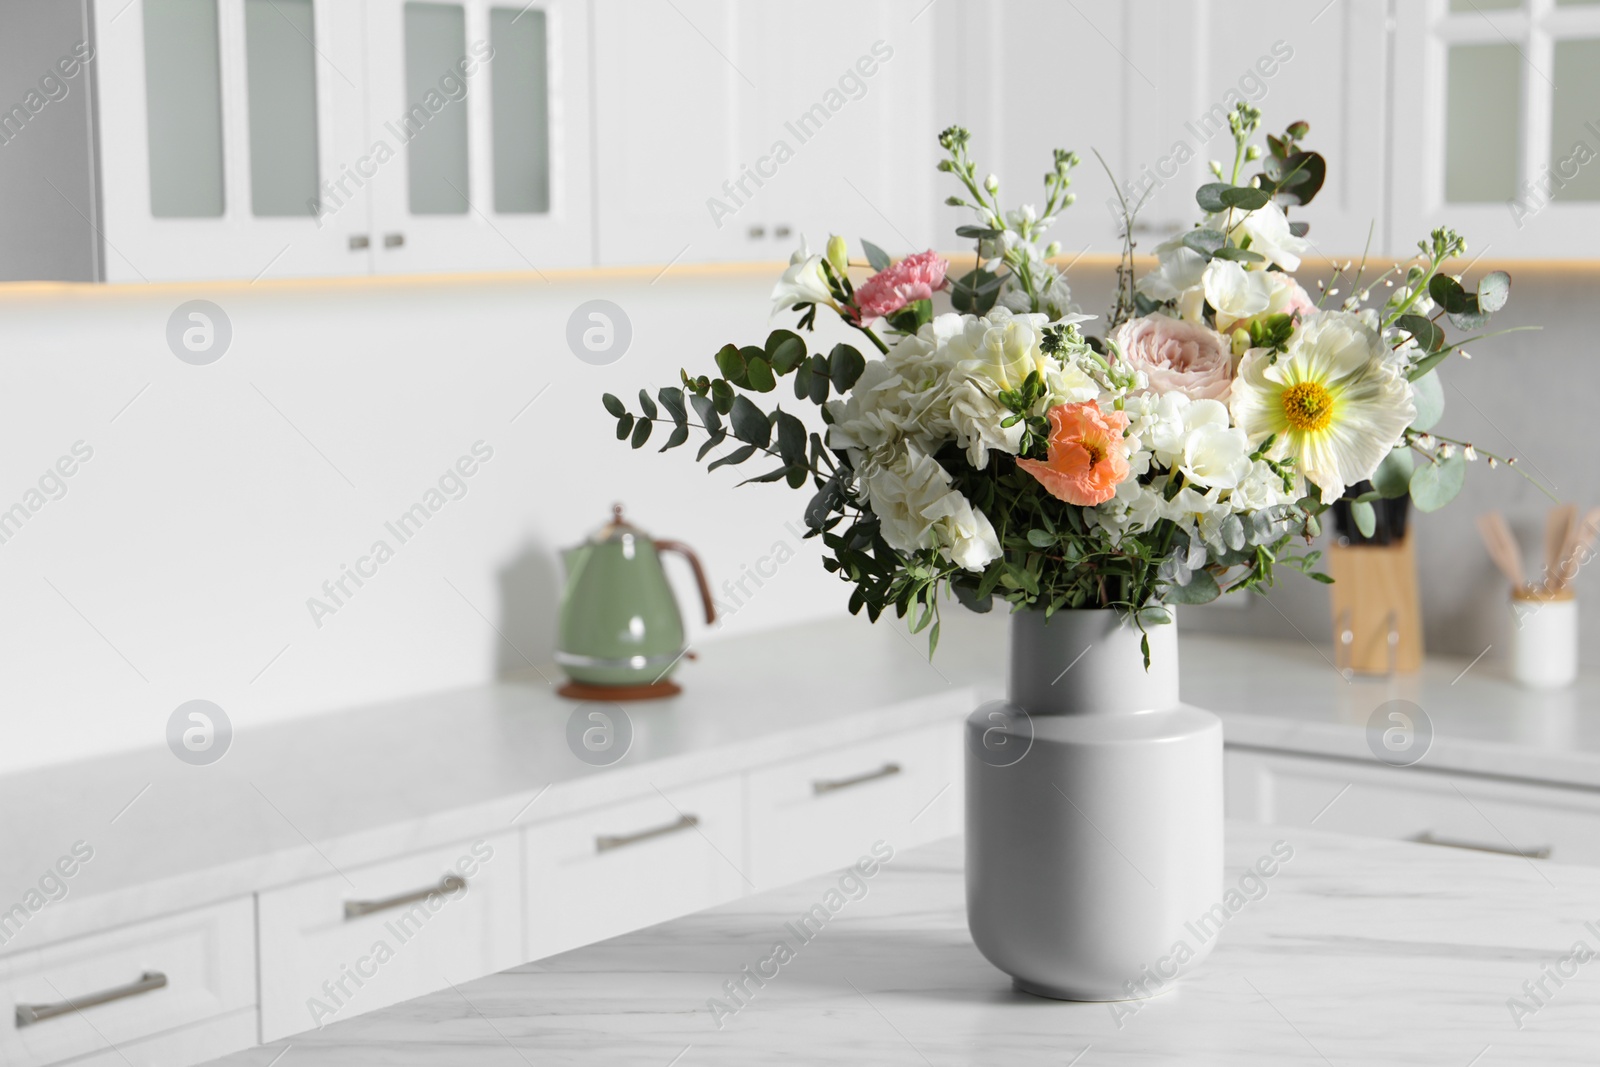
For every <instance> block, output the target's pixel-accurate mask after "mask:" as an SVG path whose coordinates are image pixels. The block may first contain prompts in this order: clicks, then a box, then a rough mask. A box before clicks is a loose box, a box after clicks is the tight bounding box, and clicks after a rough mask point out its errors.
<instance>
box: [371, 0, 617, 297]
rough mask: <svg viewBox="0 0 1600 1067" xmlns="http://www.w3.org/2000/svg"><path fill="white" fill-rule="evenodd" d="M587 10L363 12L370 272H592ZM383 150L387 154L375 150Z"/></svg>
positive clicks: (562, 2)
mask: <svg viewBox="0 0 1600 1067" xmlns="http://www.w3.org/2000/svg"><path fill="white" fill-rule="evenodd" d="M588 19H589V14H588V4H587V3H586V2H585V0H536V2H534V3H523V2H520V0H519V2H515V3H513V2H511V0H501V2H495V0H438V2H418V0H366V20H367V59H368V64H369V80H368V93H369V108H370V111H369V138H370V141H371V145H372V152H373V154H374V155H375V156H376V155H377V154H379V153H382V154H384V155H386V156H388V157H389V158H387V161H386V162H382V163H377V162H375V163H374V164H372V166H371V169H372V170H373V171H374V173H373V177H372V179H371V197H372V247H373V251H372V257H373V269H374V271H375V272H377V273H381V274H392V273H414V272H419V271H437V270H517V271H527V270H546V269H555V268H559V267H575V266H588V265H590V263H592V261H593V251H592V243H591V234H592V220H591V214H590V181H589V137H590V129H589V103H588V101H589V88H588V86H589V22H588ZM384 149H387V152H385V151H384Z"/></svg>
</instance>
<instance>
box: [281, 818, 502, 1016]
mask: <svg viewBox="0 0 1600 1067" xmlns="http://www.w3.org/2000/svg"><path fill="white" fill-rule="evenodd" d="M517 844H518V842H517V836H516V834H515V833H506V834H500V835H496V836H493V837H489V838H485V839H479V840H476V841H464V842H461V843H459V844H456V845H450V846H446V847H443V848H436V849H431V850H429V851H427V852H422V853H417V854H415V855H411V856H404V857H401V858H399V859H394V860H389V861H386V862H383V863H375V864H372V865H370V866H367V867H353V868H348V869H346V870H344V871H342V872H341V873H338V874H333V875H329V876H328V877H326V878H317V879H313V880H311V881H308V882H301V883H300V884H298V885H292V886H286V887H283V888H281V889H271V890H268V891H266V892H264V893H262V894H260V896H259V898H258V899H259V909H260V910H259V918H258V922H259V929H260V938H261V1036H262V1039H263V1040H265V1041H275V1040H277V1039H278V1038H280V1037H286V1036H288V1035H289V1034H297V1033H300V1032H301V1031H304V1030H310V1029H312V1028H320V1027H321V1026H322V1025H323V1024H324V1023H326V1022H330V1021H333V1020H336V1019H348V1018H350V1017H351V1016H353V1015H359V1014H361V1013H362V1012H367V1011H372V1010H373V1009H375V1008H381V1007H384V1006H385V1005H388V1004H395V1003H398V1002H399V1001H402V1000H407V999H410V998H411V997H416V996H421V995H422V994H423V993H431V992H433V991H434V990H436V989H443V988H445V987H446V986H447V985H448V984H450V983H451V982H457V983H459V982H464V981H467V980H468V979H472V978H478V977H481V976H482V975H485V974H490V973H492V972H494V971H499V970H503V969H505V968H507V967H511V966H515V965H516V964H517V963H520V962H521V956H522V906H521V905H522V870H521V865H520V863H519V858H518V854H517Z"/></svg>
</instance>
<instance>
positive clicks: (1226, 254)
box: [1212, 245, 1267, 263]
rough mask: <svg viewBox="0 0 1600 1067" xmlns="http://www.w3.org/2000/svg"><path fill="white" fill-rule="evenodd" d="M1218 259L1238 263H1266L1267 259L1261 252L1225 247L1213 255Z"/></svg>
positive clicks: (1230, 246)
mask: <svg viewBox="0 0 1600 1067" xmlns="http://www.w3.org/2000/svg"><path fill="white" fill-rule="evenodd" d="M1212 255H1214V256H1215V257H1216V258H1217V259H1231V260H1234V261H1235V262H1238V263H1265V262H1266V261H1267V257H1266V256H1264V255H1262V254H1261V253H1260V252H1252V251H1250V250H1249V249H1248V248H1235V247H1233V246H1232V245H1224V246H1223V247H1221V248H1219V249H1217V250H1216V251H1215V252H1214V253H1212Z"/></svg>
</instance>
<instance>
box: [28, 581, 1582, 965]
mask: <svg viewBox="0 0 1600 1067" xmlns="http://www.w3.org/2000/svg"><path fill="white" fill-rule="evenodd" d="M1005 629H1006V622H1005V618H1004V615H1003V614H1001V613H1000V612H995V613H993V614H991V615H988V616H973V615H970V614H969V613H966V612H963V611H959V610H955V609H951V610H949V611H947V612H946V613H945V620H944V636H943V638H942V640H941V642H940V647H939V652H938V655H937V657H936V658H935V659H934V661H933V662H932V663H931V664H930V663H929V662H928V660H927V658H926V653H925V647H926V646H925V644H924V643H923V641H922V639H921V638H920V637H912V636H908V635H906V634H905V632H904V629H903V627H902V626H899V625H897V624H895V623H894V622H892V621H891V620H885V621H884V622H882V623H880V624H878V625H876V626H874V625H871V624H869V623H867V621H866V620H865V619H863V618H852V617H850V616H840V617H839V618H837V619H831V620H827V621H823V622H817V623H810V624H806V625H802V626H795V627H790V628H786V629H783V630H776V631H768V632H765V633H760V634H755V635H751V636H746V637H740V638H734V639H728V640H722V641H716V642H709V643H707V644H706V645H704V647H702V648H701V649H700V650H699V655H700V659H699V661H698V662H696V663H690V664H685V666H684V668H683V669H682V670H681V672H680V674H681V680H682V681H683V682H684V684H685V692H684V694H683V695H682V696H680V697H677V698H674V699H671V700H667V701H660V702H653V703H648V704H636V705H631V706H630V708H629V714H630V716H631V718H632V721H633V723H634V726H635V730H636V736H635V741H634V745H633V749H632V751H630V753H629V755H628V756H627V758H626V759H624V760H623V761H622V762H620V763H618V764H617V765H615V766H612V767H606V768H595V767H590V766H588V765H586V764H584V763H582V762H580V761H579V760H578V759H576V758H575V757H574V756H573V755H572V753H571V752H570V750H569V749H568V748H567V744H566V737H565V729H566V723H567V718H568V716H569V715H570V714H571V713H572V710H573V708H574V707H577V706H578V705H576V704H575V703H574V702H572V701H567V700H564V699H561V698H559V697H558V696H556V694H555V693H554V692H553V691H552V690H551V689H550V687H549V685H548V684H547V683H546V682H545V681H544V680H543V679H542V678H540V677H539V676H537V675H530V676H529V677H527V678H525V679H518V680H513V681H507V682H504V683H501V684H496V685H490V686H482V687H478V688H472V689H464V690H458V691H453V692H444V693H436V694H427V695H419V696H417V697H414V698H410V699H406V700H400V701H394V702H390V703H386V704H381V705H376V706H371V707H365V708H356V709H351V710H346V711H341V712H335V713H330V714H327V715H319V716H312V717H307V718H302V719H296V720H294V721H291V722H288V723H284V724H281V725H278V726H273V727H268V728H264V729H259V730H253V731H250V730H246V731H241V732H240V733H239V734H238V735H237V736H236V737H235V738H234V739H233V745H232V748H231V749H230V750H229V752H228V754H227V755H226V756H225V757H224V758H223V759H222V760H221V761H220V762H218V763H215V764H213V765H210V766H206V767H194V766H190V765H188V764H185V763H182V762H180V761H179V760H178V759H176V758H175V757H174V756H173V755H172V753H171V752H169V751H168V750H167V749H166V748H165V747H159V748H152V749H147V750H141V751H137V752H130V753H124V754H118V755H113V756H107V757H104V758H100V759H95V760H90V761H85V762H82V763H77V764H69V765H65V766H59V767H46V768H42V769H40V770H37V771H31V772H27V773H23V774H13V775H9V776H5V777H0V813H3V817H0V908H3V907H4V906H6V904H8V903H10V902H14V901H16V900H19V899H20V898H21V896H22V894H23V893H25V892H26V891H27V890H28V889H29V888H31V887H33V886H34V885H36V884H37V882H38V879H39V877H40V875H41V873H42V872H44V871H45V870H47V869H48V868H49V866H50V865H51V864H52V863H53V862H54V861H55V860H56V859H57V858H58V857H60V856H62V855H64V854H66V853H67V852H68V850H69V849H70V848H71V846H72V845H73V843H74V842H76V841H79V840H82V841H86V842H88V843H89V844H90V845H91V846H92V847H93V848H94V850H95V858H94V861H93V862H92V863H89V864H85V865H84V866H83V867H82V869H81V870H80V872H79V873H78V874H77V875H76V876H75V877H74V879H73V880H72V883H71V885H70V893H69V895H68V897H67V899H66V900H63V901H61V902H59V903H53V904H51V905H49V906H47V907H45V908H44V909H43V910H41V911H39V912H38V913H37V914H35V915H34V916H33V918H32V920H31V921H30V923H29V924H28V927H27V929H26V930H25V931H24V932H23V933H22V934H21V935H20V936H18V937H16V938H13V939H11V940H10V941H8V942H7V943H6V944H5V945H4V946H3V947H0V954H4V953H10V952H13V951H17V950H20V949H23V948H26V947H29V946H31V945H37V944H42V943H45V942H46V941H50V940H56V939H59V938H61V937H66V936H73V935H75V934H77V933H81V932H83V931H85V930H93V929H102V928H104V927H106V926H109V925H113V924H116V923H121V922H127V921H131V920H133V919H139V918H145V917H149V916H153V915H157V914H163V913H166V912H170V911H174V910H177V909H179V908H184V907H191V906H195V905H199V904H204V903H208V902H211V901H215V900H221V899H225V898H227V897H230V896H237V895H241V894H247V893H250V892H254V891H256V890H259V889H261V888H265V887H269V886H275V885H283V884H287V883H289V882H293V881H296V880H299V879H303V878H310V877H318V876H322V875H325V874H327V873H328V872H329V870H330V869H331V867H332V866H333V865H337V866H338V867H341V868H342V867H345V866H346V865H358V864H362V863H367V862H372V861H375V860H379V859H384V858H388V857H391V856H394V855H398V854H402V853H405V852H409V851H416V850H420V849H424V848H429V847H433V846H437V845H442V844H447V843H450V842H454V841H459V840H464V839H466V838H469V837H471V836H474V835H477V834H481V833H485V832H490V831H493V830H496V829H500V828H505V827H509V826H511V825H513V824H516V825H521V824H525V823H528V822H534V821H539V820H542V819H547V818H554V817H556V816H559V815H562V814H566V813H570V812H572V811H575V810H579V809H582V808H585V807H592V806H595V805H598V804H603V803H607V802H610V801H613V800H618V799H622V798H624V797H627V796H630V795H633V794H635V793H640V792H645V791H648V788H649V787H648V785H647V784H646V780H647V779H648V780H649V781H653V782H655V783H656V784H657V785H669V784H675V783H686V782H690V781H694V780H697V779H703V778H707V777H711V776H714V775H716V774H720V773H723V772H725V771H726V770H727V769H728V768H729V767H730V766H743V767H753V766H758V765H760V764H761V763H763V762H771V761H776V760H782V759H787V758H791V757H794V756H799V755H804V754H806V753H808V752H813V751H818V750H821V749H824V748H828V747H834V746H838V745H844V744H849V743H851V742H852V741H855V740H858V739H860V738H863V737H869V736H875V735H881V734H884V733H889V732H893V731H896V730H902V729H910V728H912V727H915V726H917V725H921V724H924V723H928V722H933V721H937V720H940V719H946V718H950V717H955V716H958V715H961V714H964V713H965V712H966V711H968V710H970V709H971V708H972V706H973V705H974V704H975V703H976V702H977V699H978V697H980V696H981V697H983V698H988V697H993V696H998V695H999V694H1000V692H1001V689H1002V681H1001V678H1002V675H1003V672H1004V668H1005ZM1180 647H1181V656H1182V658H1183V664H1182V672H1181V673H1182V692H1183V696H1184V698H1185V700H1187V701H1188V702H1190V703H1193V704H1196V705H1199V706H1201V707H1205V708H1209V709H1211V710H1213V711H1215V712H1217V713H1218V714H1219V715H1220V716H1221V717H1222V719H1223V723H1224V730H1225V737H1226V739H1227V742H1228V743H1229V744H1230V745H1247V746H1255V747H1263V748H1274V749H1281V750H1286V751H1292V752H1302V753H1309V754H1315V755H1322V756H1332V757H1340V758H1352V759H1362V760H1365V759H1368V758H1370V754H1369V751H1368V748H1367V744H1366V740H1365V737H1364V730H1363V724H1364V723H1365V721H1366V718H1367V716H1368V715H1369V714H1370V713H1371V711H1372V710H1373V709H1374V708H1375V707H1377V706H1378V705H1379V704H1381V703H1383V702H1384V701H1386V700H1389V699H1394V698H1396V697H1400V698H1405V699H1410V700H1413V701H1414V702H1416V703H1417V704H1418V705H1419V706H1421V707H1422V708H1423V709H1424V710H1425V711H1426V713H1427V715H1428V716H1429V717H1430V718H1431V720H1432V722H1433V725H1434V729H1435V734H1436V737H1435V742H1434V745H1433V749H1432V751H1430V753H1429V754H1428V756H1427V758H1426V760H1425V761H1424V764H1423V766H1426V767H1432V768H1435V769H1451V770H1459V771H1466V772H1472V773H1480V774H1494V775H1501V776H1510V777H1521V778H1527V779H1530V780H1534V781H1542V782H1555V783H1559V784H1564V785H1571V786H1578V787H1586V788H1600V714H1592V711H1600V682H1597V681H1596V680H1595V679H1593V678H1585V679H1583V680H1581V681H1580V683H1579V685H1578V686H1577V687H1576V688H1574V689H1570V690H1565V691H1561V692H1557V693H1536V692H1530V691H1527V690H1523V689H1520V688H1517V687H1515V686H1513V685H1512V684H1510V683H1509V682H1506V681H1504V680H1503V679H1501V678H1499V677H1497V676H1496V675H1495V674H1494V673H1493V671H1492V668H1491V667H1489V666H1488V665H1486V664H1478V665H1476V666H1471V665H1469V664H1468V663H1467V662H1466V661H1454V660H1449V659H1436V660H1430V661H1429V663H1428V665H1427V667H1426V668H1425V669H1424V671H1423V672H1422V673H1421V674H1420V675H1418V676H1413V677H1410V678H1401V679H1397V680H1394V681H1361V680H1357V681H1353V682H1349V681H1346V680H1345V679H1344V678H1343V677H1341V676H1340V675H1339V674H1338V673H1337V672H1336V671H1335V670H1334V669H1333V667H1332V664H1331V662H1330V661H1329V660H1328V659H1327V658H1326V653H1327V650H1325V649H1318V648H1317V647H1314V646H1312V645H1311V644H1310V643H1308V642H1304V641H1301V640H1299V639H1294V640H1291V641H1286V642H1260V641H1245V640H1242V639H1236V638H1222V637H1215V636H1208V635H1205V634H1201V633H1196V632H1193V631H1192V630H1191V631H1188V632H1186V633H1185V635H1184V638H1183V641H1182V643H1181V646H1180ZM1469 667H1470V669H1468V668H1469ZM1463 672H1464V673H1463ZM546 673H548V674H549V675H550V676H551V677H557V675H556V672H555V671H554V670H553V669H551V670H548V671H547V672H546ZM975 694H976V695H975ZM535 798H538V799H537V800H535ZM530 802H532V803H531V806H530Z"/></svg>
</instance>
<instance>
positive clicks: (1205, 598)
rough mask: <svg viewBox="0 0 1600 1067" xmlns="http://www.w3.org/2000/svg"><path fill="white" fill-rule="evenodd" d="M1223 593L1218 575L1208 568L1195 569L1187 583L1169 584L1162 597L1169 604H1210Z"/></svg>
mask: <svg viewBox="0 0 1600 1067" xmlns="http://www.w3.org/2000/svg"><path fill="white" fill-rule="evenodd" d="M1221 595H1222V587H1221V586H1220V585H1218V584H1217V579H1216V577H1215V576H1214V575H1213V574H1212V573H1211V572H1210V571H1206V570H1199V571H1195V572H1194V573H1193V574H1191V575H1190V576H1189V582H1188V584H1187V585H1169V586H1167V587H1166V591H1165V593H1163V594H1162V599H1163V600H1165V601H1166V602H1167V603H1168V604H1209V603H1211V602H1212V601H1213V600H1215V599H1217V597H1219V596H1221Z"/></svg>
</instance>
